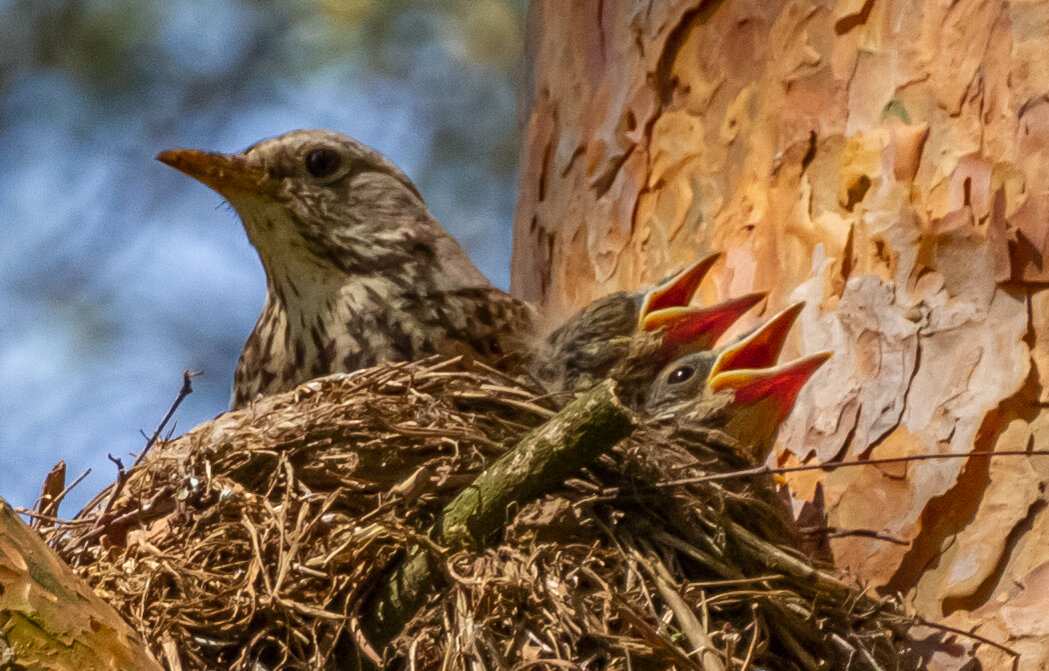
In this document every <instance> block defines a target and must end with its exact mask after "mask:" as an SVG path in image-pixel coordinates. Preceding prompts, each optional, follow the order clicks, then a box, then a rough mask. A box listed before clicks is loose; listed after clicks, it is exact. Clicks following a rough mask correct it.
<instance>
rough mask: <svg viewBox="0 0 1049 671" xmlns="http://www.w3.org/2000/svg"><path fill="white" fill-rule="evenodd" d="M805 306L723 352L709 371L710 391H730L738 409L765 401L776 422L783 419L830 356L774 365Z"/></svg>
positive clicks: (779, 316) (792, 309)
mask: <svg viewBox="0 0 1049 671" xmlns="http://www.w3.org/2000/svg"><path fill="white" fill-rule="evenodd" d="M804 306H805V304H804V303H795V304H794V305H792V306H790V307H788V308H787V309H785V310H783V311H782V312H780V313H779V314H777V315H776V316H774V317H773V318H772V319H770V320H769V321H768V322H766V323H765V324H763V325H762V326H761V327H760V328H758V329H756V330H755V331H753V332H751V333H750V334H748V335H746V336H745V337H743V338H742V339H740V340H739V341H738V342H736V343H733V344H732V345H729V346H728V347H727V348H725V350H724V351H723V352H722V353H721V354H720V356H718V358H717V360H716V361H715V362H714V366H713V368H712V369H711V371H710V376H709V377H708V382H707V384H708V386H709V387H710V390H711V391H713V392H718V391H722V390H726V389H730V390H732V391H733V392H734V393H735V402H736V403H737V404H741V405H750V404H754V403H757V402H759V401H764V400H767V401H769V402H771V403H772V406H773V409H774V411H775V414H776V415H777V416H776V418H775V419H776V420H778V421H782V420H783V419H786V417H787V415H788V414H790V410H791V408H792V407H793V406H794V401H795V400H796V399H797V397H798V393H799V392H801V388H802V387H803V386H805V383H806V382H808V381H809V378H811V377H812V375H813V374H814V373H815V372H816V371H817V370H819V369H820V367H821V366H822V365H823V364H824V363H825V362H826V361H827V359H829V358H830V356H831V353H830V352H817V353H816V354H811V355H809V356H806V357H802V358H801V359H796V360H794V361H789V362H787V363H783V364H780V365H778V366H777V365H775V363H776V359H777V358H778V357H779V353H780V350H782V349H783V343H784V342H785V341H786V338H787V333H789V332H790V327H791V326H792V325H793V324H794V320H796V319H797V317H798V314H799V313H800V312H801V309H802V308H803V307H804Z"/></svg>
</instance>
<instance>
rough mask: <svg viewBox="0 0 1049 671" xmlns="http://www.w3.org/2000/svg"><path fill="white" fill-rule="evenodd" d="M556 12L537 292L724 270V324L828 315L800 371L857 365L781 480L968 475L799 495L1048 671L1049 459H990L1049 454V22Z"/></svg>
mask: <svg viewBox="0 0 1049 671" xmlns="http://www.w3.org/2000/svg"><path fill="white" fill-rule="evenodd" d="M532 11H533V19H534V20H533V26H534V34H533V36H532V42H533V57H534V75H533V85H532V91H531V96H532V100H531V105H532V111H531V116H530V118H529V121H528V126H527V134H526V139H525V150H524V151H525V154H524V159H523V166H522V175H521V196H520V202H519V205H518V210H517V219H516V222H515V227H516V231H515V236H516V240H515V253H514V263H513V285H514V290H515V292H516V293H517V294H518V295H520V296H523V297H525V298H528V299H531V300H537V301H539V302H541V303H542V304H544V305H545V306H547V307H548V308H549V309H550V310H551V311H552V312H555V313H558V312H559V313H565V312H567V311H568V310H569V309H570V308H572V307H574V306H578V305H581V304H582V303H584V302H586V301H587V300H589V299H592V298H594V297H596V296H598V295H600V294H603V293H606V292H608V291H610V290H613V289H622V288H631V287H636V286H639V285H640V284H642V283H647V282H652V281H655V280H657V279H659V278H660V277H662V276H664V275H666V274H667V273H669V272H670V271H671V270H673V269H674V268H677V267H680V266H681V265H682V264H684V263H685V262H687V261H690V260H693V259H695V258H697V257H699V256H701V255H703V254H706V253H708V252H710V251H716V250H721V251H724V252H725V258H724V261H723V262H722V263H720V264H719V266H718V267H716V268H715V271H714V272H713V273H712V276H713V279H712V281H710V280H708V282H707V283H706V285H705V286H704V287H703V290H702V294H701V296H702V298H703V300H704V301H705V302H708V303H709V302H713V301H716V300H720V299H724V298H728V297H730V296H736V295H740V294H742V293H744V292H749V291H754V290H765V291H769V292H770V300H769V305H768V308H767V311H766V313H765V315H766V316H767V315H768V314H770V313H771V311H775V310H778V309H779V308H781V307H782V306H784V305H785V304H786V303H788V302H791V301H795V300H805V301H807V307H806V309H805V311H804V312H803V314H802V317H801V319H800V320H799V323H800V326H799V327H798V328H796V329H795V330H796V332H797V333H798V335H797V336H796V339H795V341H794V342H792V343H789V344H788V347H787V350H786V351H785V354H784V357H785V358H786V357H793V356H797V355H800V354H802V353H808V352H813V351H816V350H821V349H831V350H833V351H834V352H835V356H834V358H833V359H832V360H831V361H830V362H829V363H828V364H827V365H826V366H825V367H824V369H823V370H822V371H821V372H820V373H819V374H818V377H817V378H816V379H814V381H813V382H812V383H810V384H809V385H808V387H807V388H806V389H805V391H804V392H803V394H802V396H801V397H800V399H799V401H798V404H797V406H796V408H795V411H794V413H793V415H792V417H791V419H790V421H789V422H788V423H787V424H786V425H785V427H784V429H783V430H782V431H781V435H780V440H779V450H778V458H779V460H780V461H781V462H790V463H795V462H798V461H805V462H811V461H827V460H830V459H835V458H841V459H845V460H851V461H854V460H860V459H867V458H879V457H894V456H904V455H917V454H930V453H943V454H947V453H949V454H954V455H959V458H953V459H938V460H928V461H916V462H909V463H905V464H899V465H890V466H884V465H883V466H875V465H871V466H866V467H861V468H851V469H842V470H839V471H835V472H831V473H828V474H817V475H809V476H804V477H801V476H799V477H795V478H793V480H792V485H793V487H794V490H795V492H796V495H797V496H798V497H799V498H806V499H811V498H813V497H814V496H815V488H816V486H817V484H819V485H820V486H821V487H822V488H823V490H824V496H825V499H826V507H827V510H828V511H829V525H830V526H831V527H835V528H838V529H841V530H845V531H847V530H863V531H867V532H870V531H873V532H876V534H869V533H868V534H866V535H852V536H843V537H840V538H837V539H835V540H834V541H833V549H834V552H835V556H836V558H837V561H838V563H839V565H840V566H841V567H842V568H843V569H845V570H847V571H849V572H851V573H852V574H854V575H856V576H859V577H860V578H861V579H862V580H864V581H865V582H867V583H868V584H870V585H872V586H874V587H876V588H877V589H878V590H879V591H881V592H884V593H903V594H905V596H906V598H907V599H908V601H909V602H910V604H911V605H912V606H913V607H914V608H915V609H916V611H917V612H918V613H920V614H922V615H924V616H925V617H927V618H930V619H935V620H941V621H944V622H946V623H949V624H951V625H953V626H957V627H962V628H965V629H972V628H974V627H976V628H977V629H978V632H979V634H980V635H981V636H984V637H986V638H988V639H991V640H994V641H998V642H1002V643H1008V645H1009V646H1010V647H1011V648H1013V649H1014V650H1017V651H1019V652H1020V653H1022V658H1021V668H1040V665H1044V664H1047V663H1049V636H1047V634H1049V589H1047V587H1049V551H1047V550H1046V549H1045V548H1046V547H1047V544H1046V541H1045V537H1046V536H1047V535H1049V520H1047V515H1046V514H1045V510H1046V494H1045V491H1044V490H1045V486H1046V483H1047V481H1049V458H1047V457H1043V456H1036V455H1031V456H1020V457H1015V456H1003V457H1000V458H996V459H993V460H989V459H987V458H986V457H980V456H972V455H973V453H979V452H983V451H987V450H1007V449H1012V450H1015V449H1019V450H1023V449H1025V448H1026V447H1028V446H1032V445H1033V446H1034V447H1035V448H1039V449H1042V448H1047V447H1049V445H1047V444H1046V440H1045V436H1046V435H1047V431H1049V413H1047V412H1046V411H1045V408H1046V406H1045V403H1046V402H1047V401H1049V390H1046V388H1045V387H1046V385H1045V382H1046V379H1045V378H1046V376H1047V375H1049V365H1047V364H1049V290H1047V289H1046V288H1045V286H1046V284H1045V283H1046V282H1047V281H1049V266H1047V265H1046V264H1045V263H1044V260H1043V257H1044V255H1045V251H1046V249H1047V248H1049V224H1047V223H1046V222H1047V216H1049V75H1046V70H1045V63H1046V62H1049V3H1045V2H1023V3H1019V2H1017V3H1012V4H1010V3H1008V2H1000V1H999V2H984V1H982V0H959V1H957V2H951V3H947V2H931V1H926V2H919V3H912V2H875V1H874V0H841V1H840V2H838V3H830V2H817V1H814V0H797V1H796V2H790V3H776V2H761V1H759V0H722V1H720V2H719V1H714V2H700V1H696V0H692V1H688V2H686V1H682V0H666V1H664V2H657V1H655V0H651V1H648V2H645V1H642V0H637V1H635V2H628V1H626V0H621V1H620V2H614V3H613V2H598V1H589V2H560V1H557V0H539V1H537V2H536V3H534V5H533V9H532ZM759 316H760V315H759ZM757 318H758V317H755V318H754V320H752V321H751V322H750V324H743V325H741V328H743V327H746V326H749V325H751V324H753V323H754V321H756V320H757ZM963 643H965V644H969V643H971V641H969V642H964V641H963ZM979 654H980V656H981V658H982V661H983V663H984V665H985V668H1005V667H1006V666H1007V665H1008V664H1009V663H1010V662H1011V660H1010V658H1009V656H1008V655H1007V654H1006V653H1005V652H1003V651H1001V650H998V649H994V648H992V647H990V646H986V645H984V646H981V647H980V650H979Z"/></svg>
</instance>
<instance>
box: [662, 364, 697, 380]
mask: <svg viewBox="0 0 1049 671" xmlns="http://www.w3.org/2000/svg"><path fill="white" fill-rule="evenodd" d="M695 374H696V369H695V368H693V367H692V366H681V367H680V368H675V369H674V370H672V371H670V375H669V376H667V382H669V383H670V384H681V383H682V382H685V381H686V380H688V379H689V378H691V377H692V376H693V375H695Z"/></svg>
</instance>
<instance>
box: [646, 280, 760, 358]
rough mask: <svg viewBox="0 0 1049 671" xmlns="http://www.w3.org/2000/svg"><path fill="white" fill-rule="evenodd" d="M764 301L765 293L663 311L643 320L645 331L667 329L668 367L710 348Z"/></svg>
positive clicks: (665, 355)
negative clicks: (684, 357) (701, 305)
mask: <svg viewBox="0 0 1049 671" xmlns="http://www.w3.org/2000/svg"><path fill="white" fill-rule="evenodd" d="M763 300H765V294H764V293H753V294H747V295H745V296H741V297H739V298H732V299H729V300H727V301H724V302H721V303H718V304H717V305H711V306H709V307H693V306H680V307H677V306H675V307H668V308H663V309H661V310H657V311H656V312H653V313H650V314H649V315H647V316H646V317H644V318H643V322H642V328H643V329H644V330H645V331H654V330H656V329H658V328H664V329H666V330H665V332H664V334H663V343H662V346H661V347H660V355H661V356H662V358H663V361H662V363H664V364H666V363H669V362H670V361H673V360H674V359H676V358H678V357H679V356H681V355H682V354H688V353H690V352H698V351H700V350H705V349H711V348H712V347H714V344H715V343H717V341H718V338H720V337H721V336H722V335H724V333H725V331H727V330H729V328H730V327H731V326H732V325H733V324H735V323H736V322H737V321H739V318H740V317H742V316H743V315H744V314H745V313H746V312H747V311H748V310H750V309H751V308H752V307H754V306H755V305H757V304H758V303H760V302H761V301H763Z"/></svg>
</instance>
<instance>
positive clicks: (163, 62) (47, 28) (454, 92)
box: [0, 0, 526, 517]
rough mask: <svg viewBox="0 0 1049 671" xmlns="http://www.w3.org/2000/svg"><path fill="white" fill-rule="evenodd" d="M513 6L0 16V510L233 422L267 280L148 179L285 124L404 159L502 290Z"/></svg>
mask: <svg viewBox="0 0 1049 671" xmlns="http://www.w3.org/2000/svg"><path fill="white" fill-rule="evenodd" d="M525 5H526V0H462V1H460V2H454V1H452V0H256V1H251V0H0V165H2V167H0V466H2V467H0V496H3V497H4V498H5V499H7V501H8V502H9V503H11V504H12V505H16V506H26V507H29V506H31V505H32V504H33V501H34V500H35V498H36V496H37V495H38V493H39V487H40V483H41V481H42V479H43V477H44V476H45V475H46V473H47V472H48V471H49V470H50V468H51V467H52V466H53V465H54V464H55V463H56V462H57V461H58V460H59V459H64V460H65V461H66V463H67V466H68V475H67V481H68V482H72V480H74V479H75V478H76V477H78V476H79V475H80V474H81V473H82V472H83V471H85V470H86V469H88V468H90V469H92V473H91V474H90V475H89V476H88V478H87V479H86V480H85V481H84V483H83V484H81V485H79V486H78V487H77V488H76V489H75V490H74V491H73V493H72V494H71V495H70V497H69V498H68V499H67V502H66V503H65V504H64V505H63V507H62V511H61V514H62V516H64V517H69V516H71V515H73V514H74V513H75V512H76V511H77V510H79V508H80V506H81V505H83V504H84V503H85V502H86V501H87V500H88V499H90V498H91V497H92V496H93V495H94V494H95V493H96V492H97V491H98V490H99V489H100V488H101V487H103V486H105V485H106V484H108V483H109V482H111V481H112V480H113V478H114V476H115V474H116V469H115V466H114V465H113V464H112V463H110V462H109V461H108V459H107V457H106V455H107V453H108V454H112V455H114V456H119V457H122V458H123V461H124V464H125V465H130V464H131V463H132V461H133V458H132V457H130V456H129V454H130V453H133V452H137V451H138V450H139V449H140V448H141V447H142V446H143V444H144V442H145V438H144V437H143V436H142V434H141V433H140V432H145V433H146V434H151V433H152V432H153V430H154V429H155V427H156V425H157V423H158V422H159V421H160V419H161V418H162V417H163V415H164V413H165V412H166V410H167V408H168V407H169V406H170V404H171V403H172V401H173V400H174V398H175V396H176V394H177V391H178V389H179V386H180V384H181V378H182V371H183V370H186V369H193V370H200V371H203V373H204V374H203V375H202V376H200V377H198V378H196V379H195V380H194V383H193V387H194V393H193V394H192V395H190V396H189V397H188V398H187V399H186V400H185V402H184V403H183V404H182V407H181V408H180V410H179V411H178V414H177V415H176V421H177V426H176V427H175V433H176V435H177V434H181V433H184V432H185V431H187V430H189V429H191V428H193V427H194V426H196V425H197V424H199V423H200V422H202V421H206V420H208V419H211V418H212V417H214V416H215V415H218V414H219V413H221V412H223V411H224V410H226V409H227V407H228V403H229V392H230V386H231V382H232V376H233V369H234V366H235V364H236V360H237V357H238V356H239V354H240V349H241V346H242V345H243V343H244V340H245V339H246V338H247V336H248V333H249V332H250V331H251V329H252V326H253V325H254V323H255V319H256V318H257V316H258V313H259V311H260V309H261V306H262V302H263V297H264V293H265V286H264V275H263V273H262V268H261V266H260V264H259V262H258V259H257V257H256V255H255V252H254V250H253V249H252V248H251V246H250V245H249V244H248V242H247V239H246V238H245V236H244V233H243V231H242V229H241V227H240V224H239V221H238V219H237V217H236V215H235V213H234V212H233V211H232V210H231V209H230V208H229V207H228V206H226V205H224V204H223V203H222V200H221V198H220V197H219V196H218V195H217V194H215V193H214V192H212V191H210V190H209V189H207V188H206V187H204V186H203V185H201V184H199V183H197V182H195V181H193V180H191V179H189V178H188V177H185V176H183V175H181V174H179V173H177V172H176V171H174V170H172V169H171V168H168V167H166V166H164V165H162V164H160V163H158V162H156V161H154V160H153V157H154V156H155V155H156V154H157V153H158V152H159V151H161V150H163V149H170V148H175V147H193V148H199V149H211V150H219V151H225V152H230V151H239V150H241V149H243V148H245V147H246V146H248V145H250V144H252V143H254V142H255V141H257V140H260V139H262V138H264V137H270V136H273V135H277V134H280V133H282V132H284V131H287V130H291V129H294V128H306V127H319V128H331V129H335V130H339V131H342V132H345V133H347V134H349V135H351V136H353V137H356V138H357V139H359V140H362V141H364V142H365V143H367V144H370V145H372V146H374V147H376V148H377V149H379V150H380V151H382V152H383V153H385V154H386V155H387V156H389V157H390V158H391V159H393V161H394V162H395V163H397V164H398V165H399V166H400V167H401V168H402V169H403V170H404V171H405V172H406V173H407V174H408V175H409V176H410V177H411V178H412V179H413V180H414V181H415V182H416V184H418V186H419V188H420V190H421V191H422V193H423V195H424V196H425V197H426V199H427V202H428V203H429V205H430V209H431V210H432V211H433V212H434V214H435V216H436V217H437V219H438V220H439V221H441V222H442V223H443V224H445V226H446V227H447V228H448V229H449V230H450V231H451V232H452V234H453V235H455V236H456V237H457V238H458V239H459V240H460V241H462V242H463V243H464V244H465V246H466V247H467V249H468V250H469V252H470V254H471V256H472V257H473V259H474V260H475V262H477V264H478V265H479V266H480V267H481V269H482V270H483V271H484V272H485V273H486V274H487V275H488V276H489V277H490V278H491V279H492V280H493V281H494V282H495V283H496V284H498V285H499V286H501V287H503V288H506V287H507V285H508V283H509V258H510V247H511V222H512V215H513V207H514V203H515V198H516V173H515V171H516V168H517V163H518V158H517V155H518V154H517V152H518V135H519V134H518V93H519V90H520V89H521V84H520V80H521V78H522V61H523V57H522V45H523V24H524V15H525V10H526V7H525Z"/></svg>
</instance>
